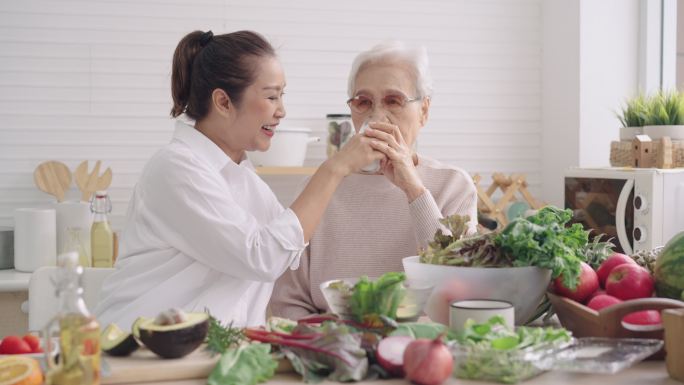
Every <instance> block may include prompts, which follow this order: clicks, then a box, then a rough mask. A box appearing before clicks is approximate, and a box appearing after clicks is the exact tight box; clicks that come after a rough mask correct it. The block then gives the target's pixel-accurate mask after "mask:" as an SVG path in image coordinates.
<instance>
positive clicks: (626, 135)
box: [620, 127, 644, 140]
mask: <svg viewBox="0 0 684 385" xmlns="http://www.w3.org/2000/svg"><path fill="white" fill-rule="evenodd" d="M643 133H644V128H643V127H620V140H632V139H634V137H635V136H637V135H641V134H643Z"/></svg>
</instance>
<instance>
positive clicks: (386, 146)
mask: <svg viewBox="0 0 684 385" xmlns="http://www.w3.org/2000/svg"><path fill="white" fill-rule="evenodd" d="M369 127H370V129H369V130H366V131H365V134H366V136H369V137H372V138H376V139H380V141H374V142H371V146H372V147H373V148H374V149H375V150H377V151H380V152H382V153H383V154H385V156H386V158H385V159H383V160H382V161H381V162H380V166H381V169H382V173H383V174H384V175H385V177H387V179H389V180H390V182H392V183H393V184H394V185H395V186H397V187H399V188H400V189H401V190H402V191H404V193H406V196H407V198H408V200H409V202H413V201H414V200H415V199H416V198H418V197H419V196H420V195H421V194H423V192H424V191H425V186H424V185H423V181H422V180H421V179H420V177H419V176H418V171H417V170H416V162H415V160H414V158H415V155H414V153H413V151H412V150H411V148H410V147H409V146H408V145H407V144H406V141H404V137H403V136H402V135H401V132H400V131H399V127H397V126H396V125H394V124H391V123H381V122H371V123H370V124H369Z"/></svg>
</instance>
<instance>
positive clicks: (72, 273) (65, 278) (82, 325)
mask: <svg viewBox="0 0 684 385" xmlns="http://www.w3.org/2000/svg"><path fill="white" fill-rule="evenodd" d="M58 264H59V270H58V273H57V280H56V285H57V294H58V296H59V312H58V314H57V316H56V317H55V318H54V319H53V320H52V321H50V323H49V324H48V326H47V327H46V329H45V337H46V347H47V348H46V349H45V351H46V361H47V367H48V370H47V372H46V376H45V381H46V383H47V384H48V385H98V384H100V325H99V323H98V322H97V320H96V319H95V317H93V316H92V315H91V314H90V312H89V311H88V309H87V307H86V305H85V302H84V301H83V289H82V288H81V276H82V274H83V267H82V266H80V265H79V264H78V253H76V252H69V253H64V254H60V255H59V257H58ZM55 326H57V327H58V328H59V334H58V335H59V362H55V360H54V358H53V357H51V356H50V353H51V351H52V349H51V345H52V339H51V335H52V330H53V327H55Z"/></svg>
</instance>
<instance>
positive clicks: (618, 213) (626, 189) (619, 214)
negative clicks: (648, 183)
mask: <svg viewBox="0 0 684 385" xmlns="http://www.w3.org/2000/svg"><path fill="white" fill-rule="evenodd" d="M633 188H634V180H633V179H628V180H627V182H626V183H625V185H624V186H623V187H622V191H620V196H619V197H618V201H617V208H616V210H615V227H616V229H617V237H618V242H620V246H622V250H623V251H624V252H625V254H627V255H632V245H630V244H629V239H628V238H627V229H626V228H625V212H626V211H627V199H629V194H630V193H631V192H632V189H633Z"/></svg>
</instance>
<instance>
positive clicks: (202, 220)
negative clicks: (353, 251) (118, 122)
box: [96, 31, 387, 329]
mask: <svg viewBox="0 0 684 385" xmlns="http://www.w3.org/2000/svg"><path fill="white" fill-rule="evenodd" d="M171 82H172V84H171V90H172V97H173V102H174V105H173V108H172V110H171V116H172V117H174V118H178V117H180V116H181V115H185V116H187V118H189V119H192V121H193V122H190V123H186V122H183V121H181V120H180V119H179V120H178V121H177V122H176V130H175V133H174V135H173V139H172V140H171V143H169V144H168V145H166V146H165V147H164V148H163V149H161V150H160V151H159V152H158V153H156V154H155V155H154V156H153V157H152V159H150V161H149V162H148V164H147V165H146V167H145V168H144V170H143V172H142V175H141V177H140V180H139V181H138V184H137V185H136V188H135V191H134V193H133V197H132V199H131V202H130V204H129V208H128V213H127V219H126V224H125V228H124V231H123V233H122V237H121V243H122V247H121V249H122V253H121V256H120V257H119V258H118V260H117V261H116V266H115V267H116V271H115V272H114V273H113V274H112V275H111V276H110V277H108V279H107V280H106V281H105V283H104V285H103V288H102V295H101V297H102V300H101V301H100V303H99V305H98V309H97V311H96V313H97V316H98V318H99V320H100V322H101V323H102V324H108V323H111V322H115V323H117V324H119V326H121V327H123V328H124V329H125V328H127V327H129V326H130V325H131V323H132V322H133V321H134V320H135V319H136V318H137V317H139V316H155V315H156V314H157V313H158V312H160V311H162V310H165V309H167V308H170V307H178V308H182V309H184V310H186V311H203V310H205V309H208V310H209V311H210V312H211V313H212V314H213V315H214V316H216V317H218V318H219V319H221V320H223V321H233V322H234V324H235V325H236V326H245V325H258V324H263V323H264V321H265V319H264V318H265V309H266V305H267V304H268V301H269V298H270V296H271V292H272V290H273V284H274V281H275V280H276V279H277V278H278V277H279V276H280V275H281V274H282V273H284V272H285V271H286V270H287V269H288V268H292V269H295V268H297V266H298V264H299V258H300V255H301V253H302V251H303V250H304V248H305V245H306V244H307V242H308V241H309V239H310V238H311V235H312V233H313V231H314V229H315V227H316V225H317V223H318V221H319V220H320V218H321V216H322V215H323V212H324V211H325V209H326V206H327V204H328V202H329V201H330V199H331V197H332V195H333V193H334V191H335V189H336V188H337V185H338V184H339V183H340V182H341V181H342V179H343V178H344V177H345V176H346V175H348V174H350V173H351V172H354V171H356V170H358V169H359V168H361V167H363V166H364V165H366V164H368V163H370V162H372V161H374V160H378V159H382V158H384V154H383V153H381V152H379V151H376V149H379V148H381V147H386V146H387V143H386V142H384V141H383V140H382V139H374V138H370V137H367V136H364V135H356V136H355V137H354V138H353V139H352V140H351V142H350V143H349V145H347V146H346V147H345V148H344V149H343V150H342V151H340V152H338V153H337V154H336V155H335V156H334V157H332V158H330V159H328V160H327V161H325V162H324V163H323V164H322V165H321V166H320V167H319V168H318V171H317V172H316V173H315V174H314V175H313V177H312V178H311V180H310V182H309V184H308V185H307V186H306V188H305V189H304V190H303V191H302V193H301V194H300V195H299V197H298V198H297V199H296V200H295V201H294V203H293V204H292V205H291V206H290V208H287V209H286V208H283V207H282V206H281V205H280V204H279V203H278V200H277V199H276V197H275V196H274V194H273V192H272V191H271V190H270V189H269V188H268V186H267V185H266V184H265V183H264V182H263V181H262V180H261V179H260V178H259V177H258V176H257V175H256V173H255V172H254V168H253V166H252V165H251V164H250V162H249V161H248V160H246V157H245V151H255V150H258V151H266V150H267V149H268V148H269V146H270V143H271V139H272V137H273V135H274V133H275V132H276V131H277V130H278V124H279V123H280V121H281V119H283V118H284V117H285V109H284V107H283V94H284V89H285V76H284V73H283V69H282V67H281V65H280V63H279V61H278V59H277V57H276V55H275V52H274V50H273V48H272V47H271V45H270V44H269V43H268V42H267V41H266V40H265V39H264V38H263V37H261V36H260V35H258V34H256V33H254V32H250V31H239V32H234V33H229V34H224V35H218V36H214V35H213V34H212V33H211V31H209V32H201V31H195V32H192V33H190V34H188V35H187V36H185V37H184V38H183V39H182V40H181V41H180V43H179V44H178V46H177V47H176V51H175V53H174V56H173V68H172V79H171Z"/></svg>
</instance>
